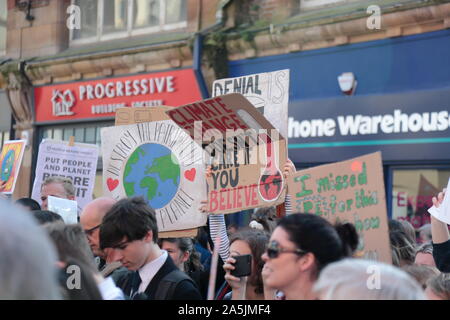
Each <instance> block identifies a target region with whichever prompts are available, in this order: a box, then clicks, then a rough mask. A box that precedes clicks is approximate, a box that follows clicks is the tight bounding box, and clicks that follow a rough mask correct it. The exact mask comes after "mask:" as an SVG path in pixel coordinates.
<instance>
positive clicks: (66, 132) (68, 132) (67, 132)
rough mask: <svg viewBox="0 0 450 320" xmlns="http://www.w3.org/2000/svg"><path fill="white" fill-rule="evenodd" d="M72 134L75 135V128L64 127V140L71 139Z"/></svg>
mask: <svg viewBox="0 0 450 320" xmlns="http://www.w3.org/2000/svg"><path fill="white" fill-rule="evenodd" d="M71 136H73V129H72V128H70V129H64V134H63V140H64V141H69V139H70V137H71Z"/></svg>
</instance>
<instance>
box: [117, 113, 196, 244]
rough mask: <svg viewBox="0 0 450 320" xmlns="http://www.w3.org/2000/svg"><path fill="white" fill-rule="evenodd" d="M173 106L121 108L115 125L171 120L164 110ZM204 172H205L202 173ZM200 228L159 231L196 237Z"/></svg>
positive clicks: (169, 235)
mask: <svg viewBox="0 0 450 320" xmlns="http://www.w3.org/2000/svg"><path fill="white" fill-rule="evenodd" d="M170 108H171V107H168V106H157V107H139V108H119V109H117V110H116V121H115V125H116V126H119V125H129V124H135V123H142V122H154V121H161V120H168V121H171V120H170V118H169V116H168V115H167V114H166V113H165V112H164V111H166V110H168V109H170ZM202 174H204V173H202ZM197 233H198V229H197V228H192V229H184V230H175V231H166V232H158V237H159V238H180V237H195V236H197Z"/></svg>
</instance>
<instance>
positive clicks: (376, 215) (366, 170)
mask: <svg viewBox="0 0 450 320" xmlns="http://www.w3.org/2000/svg"><path fill="white" fill-rule="evenodd" d="M287 184H288V192H289V195H290V197H291V201H292V208H293V212H297V213H312V214H317V215H320V216H322V217H324V218H325V219H327V220H329V221H330V222H331V223H335V222H336V221H341V222H351V223H353V224H354V225H355V227H356V230H357V231H358V234H359V238H360V244H359V246H358V249H357V253H356V255H358V256H364V257H365V258H367V259H373V260H378V261H383V262H386V263H392V256H391V249H390V244H389V234H388V221H387V210H386V195H385V189H384V180H383V166H382V161H381V152H376V153H372V154H368V155H364V156H361V157H358V158H354V159H350V160H346V161H342V162H336V163H332V164H327V165H322V166H318V167H314V168H310V169H305V170H300V171H297V172H296V173H295V174H294V175H292V176H290V177H289V178H288V183H287Z"/></svg>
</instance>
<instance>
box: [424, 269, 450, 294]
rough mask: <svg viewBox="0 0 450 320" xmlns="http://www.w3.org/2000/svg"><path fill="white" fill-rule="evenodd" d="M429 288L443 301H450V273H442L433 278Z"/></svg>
mask: <svg viewBox="0 0 450 320" xmlns="http://www.w3.org/2000/svg"><path fill="white" fill-rule="evenodd" d="M427 287H429V288H430V289H431V291H433V292H434V294H435V295H437V296H439V297H441V298H442V299H444V300H450V273H441V274H440V275H438V276H436V277H434V278H431V279H430V280H428V282H427Z"/></svg>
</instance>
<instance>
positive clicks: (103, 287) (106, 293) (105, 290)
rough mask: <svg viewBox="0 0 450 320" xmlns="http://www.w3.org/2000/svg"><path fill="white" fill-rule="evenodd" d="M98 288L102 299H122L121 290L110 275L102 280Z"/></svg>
mask: <svg viewBox="0 0 450 320" xmlns="http://www.w3.org/2000/svg"><path fill="white" fill-rule="evenodd" d="M98 288H99V290H100V293H101V294H102V298H103V300H124V299H125V298H124V295H123V292H122V290H121V289H120V288H118V287H117V286H116V284H115V283H114V280H113V279H112V278H111V277H108V278H106V279H105V280H103V281H102V282H101V283H100V284H99V285H98Z"/></svg>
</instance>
